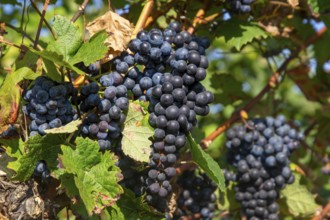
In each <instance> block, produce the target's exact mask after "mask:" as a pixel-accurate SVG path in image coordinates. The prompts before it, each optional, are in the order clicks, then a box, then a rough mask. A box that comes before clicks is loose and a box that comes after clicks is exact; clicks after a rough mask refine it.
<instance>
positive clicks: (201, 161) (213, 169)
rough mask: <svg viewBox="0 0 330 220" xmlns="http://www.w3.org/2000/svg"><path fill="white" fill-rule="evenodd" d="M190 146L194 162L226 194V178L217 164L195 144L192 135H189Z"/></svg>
mask: <svg viewBox="0 0 330 220" xmlns="http://www.w3.org/2000/svg"><path fill="white" fill-rule="evenodd" d="M188 141H189V146H190V150H191V154H192V157H193V160H194V162H196V163H197V164H198V166H200V167H201V168H202V169H203V170H204V172H205V173H206V174H207V175H208V176H209V177H210V178H211V179H212V180H213V181H214V182H215V183H216V184H217V185H218V187H219V189H220V190H221V191H222V192H225V190H226V186H225V178H224V176H223V173H222V170H221V168H220V166H219V164H218V163H217V162H215V160H214V159H213V158H212V157H211V156H210V155H209V154H207V153H205V152H204V151H203V150H202V148H201V147H200V146H199V145H198V144H197V143H196V142H195V140H194V139H193V138H192V136H191V135H188Z"/></svg>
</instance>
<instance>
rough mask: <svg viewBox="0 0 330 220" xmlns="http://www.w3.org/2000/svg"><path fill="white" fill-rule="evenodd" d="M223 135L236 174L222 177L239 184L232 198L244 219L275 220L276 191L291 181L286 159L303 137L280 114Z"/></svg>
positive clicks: (249, 123)
mask: <svg viewBox="0 0 330 220" xmlns="http://www.w3.org/2000/svg"><path fill="white" fill-rule="evenodd" d="M226 136H227V139H228V140H227V142H226V147H227V148H228V151H227V153H228V154H227V159H228V162H229V163H230V164H232V165H233V166H234V167H235V168H236V169H237V173H234V172H231V171H225V172H224V174H225V178H226V180H227V181H234V182H237V183H238V184H237V186H235V191H236V194H235V198H236V200H237V201H238V202H240V203H241V206H242V209H243V212H244V214H245V215H246V217H247V219H250V220H258V219H259V220H261V219H268V220H276V219H278V209H279V206H278V204H277V203H276V200H277V199H278V197H279V191H280V190H281V189H283V188H284V187H285V185H286V184H291V183H293V182H294V175H293V174H292V172H291V169H290V160H289V156H290V154H291V153H292V152H293V151H294V150H295V149H297V148H298V147H299V143H300V141H301V140H302V138H303V135H302V134H299V133H298V132H297V131H296V130H295V129H292V128H291V127H290V126H289V125H288V124H286V122H285V118H284V116H282V115H280V116H278V117H276V118H272V117H266V118H265V119H255V120H251V121H248V123H247V124H244V125H241V126H238V125H236V126H234V127H233V128H231V129H229V130H228V131H227V133H226Z"/></svg>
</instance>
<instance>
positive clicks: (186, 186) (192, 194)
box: [173, 171, 217, 220]
mask: <svg viewBox="0 0 330 220" xmlns="http://www.w3.org/2000/svg"><path fill="white" fill-rule="evenodd" d="M177 184H178V186H180V188H182V192H181V194H180V197H179V199H178V200H177V209H176V211H175V213H174V218H173V219H182V217H187V219H196V220H197V219H203V220H210V219H211V218H212V217H213V211H214V210H215V208H216V199H217V197H216V195H215V190H216V189H217V186H216V184H215V183H214V182H213V181H212V180H211V179H210V178H209V177H208V176H207V175H206V174H205V173H200V174H199V175H196V173H195V172H194V171H185V172H184V173H183V174H182V176H180V178H179V179H178V180H177ZM189 217H190V218H189Z"/></svg>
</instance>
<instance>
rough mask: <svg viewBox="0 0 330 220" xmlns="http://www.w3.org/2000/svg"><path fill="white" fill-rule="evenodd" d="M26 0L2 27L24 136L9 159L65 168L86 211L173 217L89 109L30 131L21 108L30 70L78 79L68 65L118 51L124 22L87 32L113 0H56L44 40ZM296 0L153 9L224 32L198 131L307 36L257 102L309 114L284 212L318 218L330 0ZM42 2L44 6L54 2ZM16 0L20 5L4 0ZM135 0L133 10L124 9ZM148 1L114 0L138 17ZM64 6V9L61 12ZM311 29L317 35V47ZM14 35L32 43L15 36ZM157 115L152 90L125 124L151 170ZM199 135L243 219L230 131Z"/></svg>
mask: <svg viewBox="0 0 330 220" xmlns="http://www.w3.org/2000/svg"><path fill="white" fill-rule="evenodd" d="M22 2H23V1H15V0H4V1H1V3H0V4H1V6H0V14H1V15H2V17H1V20H2V21H3V22H6V28H5V33H1V36H0V39H1V40H2V39H5V40H7V41H8V42H11V44H8V45H5V44H3V43H2V41H1V45H0V47H1V48H0V60H1V62H0V74H1V75H0V82H1V83H2V85H1V87H0V133H1V132H2V131H4V130H6V128H7V126H8V125H9V124H13V123H17V124H19V125H20V130H21V136H22V137H23V139H22V138H12V139H0V143H1V149H2V148H3V149H4V150H5V154H4V153H0V171H3V172H5V173H6V174H7V176H8V177H11V178H13V179H14V180H19V181H25V180H29V179H30V178H31V175H32V173H33V171H34V168H35V165H36V163H37V162H38V161H39V160H45V161H46V163H47V167H48V168H49V169H50V171H51V176H52V178H55V179H57V180H60V182H61V187H62V189H64V190H65V192H66V194H67V196H68V197H69V198H70V199H72V201H74V204H73V203H72V204H71V205H70V208H71V209H72V212H73V215H76V216H77V218H79V217H81V218H84V219H100V218H101V219H116V220H117V219H119V220H120V219H128V220H130V219H150V220H153V219H155V220H156V219H163V214H160V213H157V212H155V211H154V210H153V209H152V208H151V207H150V206H148V205H147V204H146V202H145V197H144V196H142V197H135V195H134V193H133V192H132V191H130V190H128V189H125V188H122V187H121V186H120V185H119V184H118V181H120V180H121V177H122V173H121V172H122V171H121V170H120V169H119V168H118V167H117V166H115V163H116V161H117V158H115V156H114V154H113V153H109V152H105V153H101V152H99V146H98V144H97V142H95V141H92V140H89V139H82V138H77V139H76V134H77V133H78V132H77V131H78V127H79V126H80V125H81V123H82V122H81V120H77V121H74V122H71V123H69V124H67V125H65V126H62V127H60V128H54V129H49V130H46V133H47V135H45V136H40V135H38V136H35V137H31V138H29V139H24V136H25V133H28V132H27V131H26V127H28V126H27V124H28V123H29V121H28V120H29V119H28V118H27V117H26V116H25V115H23V114H21V111H20V109H21V106H22V98H21V96H22V95H23V94H24V93H23V92H24V91H23V90H25V89H26V88H27V87H28V86H29V82H28V81H27V80H34V79H35V78H36V77H37V76H39V75H40V74H44V75H46V76H48V77H50V78H51V79H52V80H54V81H57V82H62V81H63V78H65V80H66V81H67V80H68V78H67V76H66V73H67V72H70V73H71V76H72V78H73V79H74V78H75V77H76V76H77V74H78V75H84V76H85V72H84V71H83V70H81V69H79V68H78V66H79V65H80V64H81V63H83V64H84V65H85V66H88V65H89V64H92V63H94V62H95V61H98V60H100V59H102V58H104V56H105V54H107V53H109V54H110V56H111V55H112V54H111V53H112V51H111V50H110V51H108V48H107V47H106V46H105V45H104V41H105V40H106V39H107V38H108V39H109V38H111V36H112V34H113V33H106V32H105V31H100V32H98V33H97V34H95V35H93V36H92V37H91V38H90V39H84V37H85V33H83V32H84V27H85V21H86V22H87V23H88V22H90V21H93V20H94V18H96V17H99V16H101V15H103V14H104V13H106V11H107V10H108V1H105V0H104V1H99V2H98V4H96V2H95V1H93V2H92V1H90V2H89V3H88V5H87V10H86V11H85V12H84V16H85V19H82V18H79V19H78V20H77V22H75V24H73V23H72V22H71V21H70V20H69V19H68V18H70V17H72V16H73V15H74V14H75V13H76V11H77V10H78V8H79V5H80V4H81V3H82V1H59V2H58V3H59V4H56V5H51V7H49V8H48V9H47V12H46V15H45V19H46V20H47V21H48V23H50V24H51V25H52V29H53V31H54V32H55V35H56V36H55V38H54V37H53V36H52V35H51V34H50V31H49V30H48V29H47V28H48V27H46V25H45V22H44V23H43V28H42V34H41V35H40V36H41V38H40V40H39V42H38V48H37V49H33V48H32V47H31V44H33V43H34V39H35V36H36V31H37V30H36V29H37V27H38V24H39V22H40V15H39V14H38V13H37V12H36V10H34V9H33V8H31V7H30V6H28V4H27V7H26V8H25V13H22V10H23V7H22V6H23V4H22ZM55 2H56V1H51V2H50V3H51V4H53V3H55ZM294 2H295V1H287V2H285V3H283V4H286V5H285V6H284V5H283V4H278V2H276V1H275V2H271V3H270V1H267V0H259V1H255V2H254V4H253V5H252V13H251V14H249V13H248V14H234V13H231V12H228V4H224V0H218V1H209V2H208V4H205V2H204V1H198V2H194V1H184V0H180V1H174V0H172V1H166V0H160V1H155V2H154V8H153V11H152V14H151V17H152V19H151V17H149V18H147V19H146V20H147V24H148V25H149V26H148V27H147V28H148V29H151V28H154V27H155V28H158V27H162V28H164V27H166V26H167V25H168V23H169V22H170V21H171V20H179V21H181V22H182V23H183V28H184V29H186V30H187V29H188V28H189V27H190V26H191V25H192V24H194V25H195V27H194V31H195V33H197V35H199V36H201V35H200V34H202V35H206V37H208V38H210V39H213V38H214V37H215V36H216V38H215V39H214V40H213V42H212V47H211V48H210V49H209V50H207V55H208V57H209V58H210V60H211V61H210V67H209V68H208V74H207V78H206V79H205V80H204V81H203V82H202V83H203V85H204V86H205V87H206V89H207V90H210V91H212V92H213V93H214V95H215V103H214V105H212V106H210V114H209V115H208V116H207V117H201V118H199V120H198V127H196V128H195V129H194V130H193V132H192V136H193V137H194V139H195V140H196V142H197V143H199V142H200V141H201V140H202V139H203V138H205V137H206V136H207V135H209V134H210V133H211V132H213V131H214V130H215V129H216V128H217V127H218V126H219V124H222V123H224V122H225V121H226V120H228V119H229V118H230V116H231V115H232V113H233V112H235V111H237V110H239V109H240V108H241V107H243V106H244V105H245V104H246V103H247V102H248V101H250V100H251V99H253V98H254V97H255V96H256V95H257V94H258V93H259V92H260V91H261V90H262V89H263V88H264V86H265V85H266V84H267V83H268V81H269V79H270V77H271V74H273V73H274V72H276V70H277V68H278V67H279V66H280V65H281V64H282V63H283V62H284V61H285V60H286V59H287V57H288V56H289V55H292V52H293V51H295V50H296V49H297V48H303V50H302V51H301V52H300V53H299V54H298V56H297V59H293V60H292V61H291V62H290V63H289V65H288V67H287V68H286V70H284V71H281V74H283V77H280V78H279V79H278V82H279V84H278V86H277V87H276V88H272V89H271V90H270V91H269V92H268V93H267V94H265V96H264V98H263V99H261V100H260V101H258V102H257V103H255V104H254V105H253V107H252V110H251V111H250V112H249V117H251V118H252V117H254V116H260V117H264V116H267V115H273V116H274V115H278V114H279V113H281V114H284V115H286V116H287V117H288V118H290V124H293V125H296V124H299V125H300V126H301V130H302V131H306V139H305V143H304V147H301V149H300V150H299V151H298V152H297V153H295V154H293V155H292V160H293V161H294V162H297V164H299V165H301V169H303V170H306V171H307V172H306V175H307V176H306V178H304V179H303V180H304V181H302V180H301V176H299V175H296V182H295V183H294V184H292V185H288V186H286V188H285V189H284V190H283V191H282V193H281V198H280V200H279V201H280V206H281V210H280V211H281V216H283V218H284V217H285V219H286V220H294V219H310V217H311V216H313V215H314V214H315V212H316V210H317V209H318V208H320V206H323V205H325V204H326V203H327V202H328V201H329V200H330V183H329V178H328V177H329V176H328V175H325V174H322V173H321V172H320V170H321V169H322V167H329V166H330V164H329V162H323V160H325V159H326V158H327V157H328V156H329V153H330V150H329V146H330V138H329V130H330V114H329V102H330V98H329V95H330V93H329V91H330V78H329V74H328V73H329V70H328V69H326V68H324V64H325V63H327V62H329V60H330V53H329V51H330V44H329V39H330V32H329V28H330V16H329V10H330V1H326V0H307V1H297V2H299V5H298V7H297V8H294V7H291V6H290V4H292V3H294ZM36 3H38V7H39V9H40V8H41V6H42V4H43V2H36ZM39 3H40V4H39ZM4 4H8V5H6V7H2V6H3V5H4ZM127 4H128V5H129V10H126V9H124V10H121V9H123V8H124V7H125V5H127ZM10 5H12V6H13V5H15V7H13V8H12V12H10V10H7V9H8V8H7V7H10ZM144 5H145V1H141V0H132V1H126V0H125V1H124V0H123V1H111V9H113V10H118V11H120V12H123V15H122V16H123V17H125V18H126V19H128V20H129V21H130V22H131V23H133V24H136V23H137V20H138V18H139V16H140V12H141V11H142V8H143V6H144ZM201 9H202V10H201ZM127 11H129V13H128V14H127V13H126V12H127ZM200 12H203V13H204V12H205V15H204V14H203V13H202V14H203V15H201V14H200ZM222 13H224V16H223V14H222ZM54 14H57V15H56V16H55V18H54ZM228 14H229V15H230V16H228ZM22 15H24V18H23V17H22ZM197 15H198V17H196V16H197ZM214 21H216V22H217V23H218V27H217V29H216V31H209V30H208V28H209V27H210V24H211V23H212V22H214ZM314 21H318V22H322V23H324V24H325V26H326V27H327V28H328V30H327V31H325V33H324V34H323V36H322V37H316V38H315V36H316V35H317V34H316V29H319V28H320V26H322V25H318V26H316V25H314ZM199 22H200V23H199ZM316 27H317V28H316ZM115 31H121V30H115ZM309 39H312V41H309ZM307 41H308V42H309V43H311V45H310V46H309V47H307V46H308V45H306V42H307ZM12 44H15V45H17V46H19V47H21V48H20V49H18V48H16V47H12V46H11V45H12ZM25 48H27V50H25ZM78 64H79V65H78ZM102 68H103V69H106V70H107V71H112V66H111V65H109V63H105V64H104V63H103V64H102ZM288 70H289V71H288ZM62 74H63V75H62ZM64 74H65V75H64ZM98 77H100V76H96V77H95V78H93V77H90V76H86V78H85V79H84V80H89V81H94V80H97V79H98ZM83 117H84V115H83ZM148 117H149V114H148V103H147V102H130V106H129V109H128V111H127V118H126V122H125V124H124V128H123V138H122V143H121V144H122V151H123V153H124V154H125V155H126V156H128V157H129V158H131V159H133V160H134V161H135V162H138V166H139V169H141V170H143V169H145V168H146V164H145V163H147V162H149V155H150V153H151V148H150V146H151V144H152V135H153V128H151V127H150V125H149V123H148ZM22 134H24V135H22ZM192 136H189V137H188V138H189V146H190V148H189V149H188V150H187V151H186V152H188V153H191V154H192V157H193V161H194V162H195V163H196V164H198V165H199V167H200V168H201V169H203V170H204V171H205V172H206V173H207V174H208V176H209V177H211V179H212V180H213V181H215V182H216V183H217V185H218V187H219V189H220V190H219V197H220V206H219V208H220V210H219V211H220V212H222V211H229V212H230V213H231V217H232V218H233V219H240V218H241V213H240V207H239V204H238V203H237V202H236V201H235V199H234V190H233V186H234V184H230V185H229V186H227V187H226V186H225V183H224V177H223V174H222V171H221V168H227V166H228V164H227V162H226V160H225V151H226V149H225V146H224V145H225V144H224V143H225V135H223V134H222V135H220V136H219V137H218V138H217V139H215V140H214V141H213V143H212V144H211V145H210V146H209V148H208V149H207V150H206V151H207V153H206V152H205V151H204V150H203V149H201V147H200V146H199V145H198V144H197V143H196V142H195V141H194V139H193V138H192ZM25 138H27V137H25ZM186 152H181V153H186ZM120 156H122V155H120ZM188 162H190V161H188ZM180 165H181V164H180V163H177V164H176V166H180ZM220 167H221V168H220ZM57 180H56V181H57ZM52 181H53V179H52ZM311 192H313V194H312V193H311ZM175 193H177V192H176V191H175ZM171 202H173V201H171ZM316 202H317V203H316ZM171 211H172V210H171ZM60 219H61V218H60Z"/></svg>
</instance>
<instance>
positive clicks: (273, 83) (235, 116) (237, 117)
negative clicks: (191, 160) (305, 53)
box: [201, 27, 327, 148]
mask: <svg viewBox="0 0 330 220" xmlns="http://www.w3.org/2000/svg"><path fill="white" fill-rule="evenodd" d="M326 30H327V28H326V27H324V28H322V29H321V30H320V31H318V32H317V33H316V34H315V35H313V36H312V37H310V38H309V39H308V40H307V41H306V43H305V45H302V46H301V47H298V48H297V49H296V50H295V51H293V52H292V54H291V55H290V56H289V57H288V58H287V59H286V60H285V61H284V62H283V63H282V65H281V66H280V67H279V68H278V69H277V70H276V71H275V72H274V73H273V74H272V76H271V77H270V79H269V81H268V83H267V85H266V86H265V87H264V88H263V89H262V90H261V91H260V92H259V94H258V95H257V96H255V97H254V98H253V99H251V100H250V101H249V102H248V103H247V104H246V105H245V106H244V107H243V108H241V109H240V110H239V111H236V112H234V113H233V114H232V116H231V117H230V118H229V119H228V120H227V121H226V122H224V123H223V124H222V125H220V126H219V127H218V128H217V129H216V130H215V131H213V132H212V133H211V134H210V135H209V136H207V137H206V138H204V139H203V140H202V141H201V146H202V147H203V148H207V147H208V146H209V145H210V144H211V143H212V142H213V141H214V140H215V139H216V138H217V137H218V136H219V135H220V134H222V133H223V132H224V131H226V130H227V128H228V127H230V126H231V125H232V124H233V123H235V122H237V121H239V120H240V119H241V117H240V112H241V111H246V112H249V111H250V110H251V109H252V108H253V106H254V105H255V104H257V103H258V102H259V101H260V100H261V99H262V98H263V96H264V95H265V94H266V93H268V92H269V91H270V90H271V89H272V88H275V87H276V86H277V85H278V83H279V82H278V80H279V78H280V76H281V73H282V72H283V71H285V70H286V68H287V66H288V64H289V63H290V62H291V60H293V59H294V58H296V57H297V56H298V54H299V52H300V51H301V50H303V49H305V48H306V47H307V46H309V45H310V44H312V43H313V42H315V41H316V40H317V39H318V38H320V37H321V36H322V35H323V34H324V33H325V32H326Z"/></svg>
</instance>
